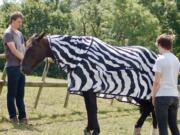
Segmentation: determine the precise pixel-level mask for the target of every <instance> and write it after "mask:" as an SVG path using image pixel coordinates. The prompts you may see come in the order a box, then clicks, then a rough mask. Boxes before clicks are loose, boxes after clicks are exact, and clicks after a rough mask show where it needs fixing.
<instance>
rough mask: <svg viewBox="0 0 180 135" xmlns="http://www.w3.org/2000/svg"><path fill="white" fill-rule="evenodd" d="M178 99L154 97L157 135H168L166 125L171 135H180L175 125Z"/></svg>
mask: <svg viewBox="0 0 180 135" xmlns="http://www.w3.org/2000/svg"><path fill="white" fill-rule="evenodd" d="M178 104H179V100H178V97H156V99H155V112H156V117H157V122H158V127H159V135H168V125H169V128H170V130H171V133H172V135H180V133H179V129H178V125H177V113H178Z"/></svg>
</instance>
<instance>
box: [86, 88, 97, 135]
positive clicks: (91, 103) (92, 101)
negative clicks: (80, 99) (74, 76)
mask: <svg viewBox="0 0 180 135" xmlns="http://www.w3.org/2000/svg"><path fill="white" fill-rule="evenodd" d="M83 96H84V102H85V106H86V110H87V118H88V123H87V127H86V129H85V130H84V135H91V131H92V135H99V133H100V128H99V124H98V119H97V101H96V93H93V91H92V90H89V91H87V92H83Z"/></svg>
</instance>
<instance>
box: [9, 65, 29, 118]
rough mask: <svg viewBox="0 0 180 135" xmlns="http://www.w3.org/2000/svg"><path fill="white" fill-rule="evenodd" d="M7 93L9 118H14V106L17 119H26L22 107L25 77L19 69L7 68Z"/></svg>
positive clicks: (23, 107) (23, 106)
mask: <svg viewBox="0 0 180 135" xmlns="http://www.w3.org/2000/svg"><path fill="white" fill-rule="evenodd" d="M6 71H7V78H8V92H7V108H8V112H9V117H10V118H13V117H16V115H17V114H16V106H17V109H18V113H19V116H18V118H19V119H22V118H25V117H26V111H25V105H24V86H25V76H24V75H23V74H22V73H21V71H20V67H7V68H6ZM15 102H16V105H15Z"/></svg>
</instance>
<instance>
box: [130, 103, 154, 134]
mask: <svg viewBox="0 0 180 135" xmlns="http://www.w3.org/2000/svg"><path fill="white" fill-rule="evenodd" d="M150 112H151V111H150V109H147V108H146V106H144V105H140V113H141V116H140V118H139V119H138V120H137V122H136V125H135V128H134V133H133V135H141V133H140V130H141V127H142V126H143V124H144V121H145V120H146V118H147V117H148V115H149V114H150Z"/></svg>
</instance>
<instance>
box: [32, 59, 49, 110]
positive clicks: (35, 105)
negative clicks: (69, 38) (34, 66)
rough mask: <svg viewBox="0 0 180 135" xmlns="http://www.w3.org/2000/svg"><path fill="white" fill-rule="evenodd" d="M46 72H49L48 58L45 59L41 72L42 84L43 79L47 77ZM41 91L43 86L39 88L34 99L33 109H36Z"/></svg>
mask: <svg viewBox="0 0 180 135" xmlns="http://www.w3.org/2000/svg"><path fill="white" fill-rule="evenodd" d="M48 70H49V61H48V58H47V59H46V61H45V66H44V71H43V74H42V82H43V83H45V78H46V76H47V73H48ZM42 89H43V84H42V85H41V86H40V87H39V90H38V94H37V97H36V101H35V104H34V108H37V105H38V102H39V98H40V95H41V92H42Z"/></svg>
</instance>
